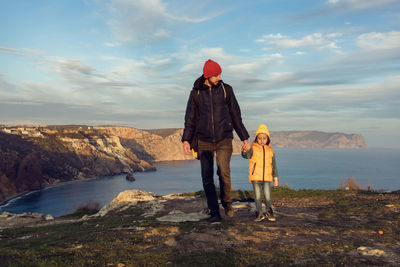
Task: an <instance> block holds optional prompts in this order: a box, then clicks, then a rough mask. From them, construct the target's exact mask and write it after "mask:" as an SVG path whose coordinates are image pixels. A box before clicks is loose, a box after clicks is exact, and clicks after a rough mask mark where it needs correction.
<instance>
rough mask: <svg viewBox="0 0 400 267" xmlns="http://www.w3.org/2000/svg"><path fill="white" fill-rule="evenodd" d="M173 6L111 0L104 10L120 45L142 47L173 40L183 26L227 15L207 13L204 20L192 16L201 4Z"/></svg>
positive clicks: (146, 0) (152, 1) (155, 0)
mask: <svg viewBox="0 0 400 267" xmlns="http://www.w3.org/2000/svg"><path fill="white" fill-rule="evenodd" d="M171 4H172V3H168V4H167V3H165V1H163V0H135V1H132V0H111V1H110V2H109V3H108V5H107V6H106V7H105V8H104V9H105V12H106V14H108V17H107V18H106V20H107V24H108V26H109V27H110V29H111V32H112V34H113V35H114V37H115V38H116V39H117V40H118V41H119V42H122V43H141V44H151V43H153V42H157V41H162V40H165V39H168V38H171V37H172V36H173V35H174V32H175V28H177V27H179V26H185V24H187V23H201V22H204V21H207V20H210V19H213V18H215V17H217V16H220V15H221V14H223V13H225V11H224V10H223V9H219V10H218V11H216V12H203V14H208V15H206V16H202V17H198V16H196V15H193V16H188V14H193V13H194V11H198V7H197V5H198V3H196V2H194V3H193V2H192V3H185V2H183V3H182V4H181V5H180V6H176V5H175V6H171ZM208 11H209V10H208ZM196 14H197V13H196Z"/></svg>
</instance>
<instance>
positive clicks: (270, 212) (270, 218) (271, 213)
mask: <svg viewBox="0 0 400 267" xmlns="http://www.w3.org/2000/svg"><path fill="white" fill-rule="evenodd" d="M265 215H266V216H267V219H268V221H270V222H274V221H276V219H275V216H274V211H273V210H272V208H268V209H267V212H266V213H265Z"/></svg>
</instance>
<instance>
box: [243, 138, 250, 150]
mask: <svg viewBox="0 0 400 267" xmlns="http://www.w3.org/2000/svg"><path fill="white" fill-rule="evenodd" d="M250 148H251V145H250V143H249V141H248V140H244V141H243V147H242V151H244V152H247V151H249V150H250Z"/></svg>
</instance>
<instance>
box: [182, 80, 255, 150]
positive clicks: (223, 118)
mask: <svg viewBox="0 0 400 267" xmlns="http://www.w3.org/2000/svg"><path fill="white" fill-rule="evenodd" d="M204 82H205V78H204V77H203V76H201V77H199V78H198V79H197V80H196V81H195V82H194V85H193V90H192V92H191V93H190V96H189V100H188V102H187V106H186V115H185V129H184V131H183V136H182V142H183V141H188V142H189V143H191V141H192V138H193V135H194V132H195V129H196V123H198V125H197V126H198V127H197V129H198V139H199V140H202V141H206V142H214V143H215V142H218V141H221V140H222V139H225V138H233V129H235V131H236V133H237V134H238V136H239V138H240V139H241V140H242V141H243V140H246V139H248V138H249V134H248V132H247V130H246V128H245V127H244V125H243V122H242V116H241V114H240V107H239V104H238V102H237V101H236V98H235V95H234V93H233V90H232V87H231V86H230V85H228V84H226V83H224V87H225V90H226V97H225V94H224V90H223V88H222V85H221V83H222V81H220V83H219V84H218V85H217V86H214V87H212V88H211V89H210V88H209V87H208V86H207V85H205V84H204ZM194 94H198V95H197V100H198V102H197V103H198V105H199V109H198V110H199V117H198V121H197V122H196V101H195V99H194Z"/></svg>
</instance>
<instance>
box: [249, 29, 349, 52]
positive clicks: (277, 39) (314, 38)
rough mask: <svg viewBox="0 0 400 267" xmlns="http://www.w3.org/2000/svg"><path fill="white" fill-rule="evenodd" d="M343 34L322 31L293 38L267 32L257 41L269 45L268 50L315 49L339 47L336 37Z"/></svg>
mask: <svg viewBox="0 0 400 267" xmlns="http://www.w3.org/2000/svg"><path fill="white" fill-rule="evenodd" d="M338 36H341V34H340V33H333V34H326V35H324V34H321V33H313V34H310V35H307V36H304V37H303V38H301V39H293V38H290V37H289V36H285V35H282V34H280V33H278V34H267V35H264V36H263V37H261V38H259V39H257V40H256V42H257V43H262V44H266V45H268V47H266V48H265V49H266V50H269V49H276V50H287V49H296V48H303V49H315V50H324V49H336V50H337V49H339V47H338V46H337V42H338V41H337V40H335V39H334V38H335V37H338Z"/></svg>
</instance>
